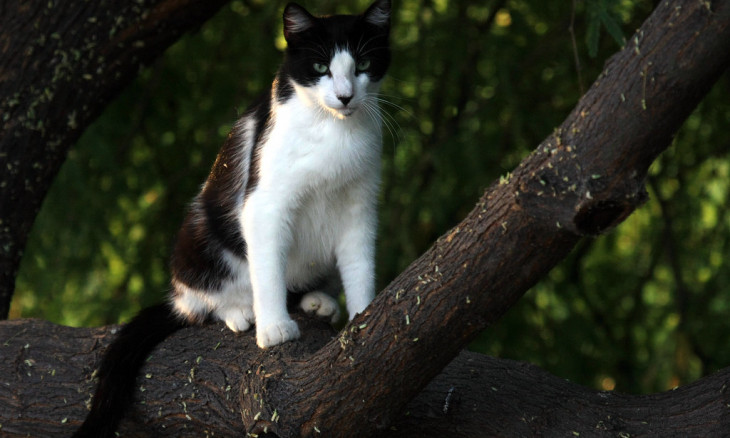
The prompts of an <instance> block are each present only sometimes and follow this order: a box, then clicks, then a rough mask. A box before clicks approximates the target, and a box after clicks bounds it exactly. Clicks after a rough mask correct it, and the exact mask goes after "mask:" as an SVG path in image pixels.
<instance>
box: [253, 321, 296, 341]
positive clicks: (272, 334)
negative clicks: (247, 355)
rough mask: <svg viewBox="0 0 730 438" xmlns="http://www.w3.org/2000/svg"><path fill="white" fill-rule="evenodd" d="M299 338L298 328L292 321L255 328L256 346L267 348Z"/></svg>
mask: <svg viewBox="0 0 730 438" xmlns="http://www.w3.org/2000/svg"><path fill="white" fill-rule="evenodd" d="M298 338H299V326H297V323H296V322H294V321H293V320H291V319H290V320H288V321H280V322H276V323H274V324H269V325H267V326H266V327H256V344H257V345H258V346H259V347H260V348H269V347H273V346H274V345H279V344H281V343H284V342H286V341H291V340H293V339H298Z"/></svg>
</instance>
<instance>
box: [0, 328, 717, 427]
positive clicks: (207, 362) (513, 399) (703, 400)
mask: <svg viewBox="0 0 730 438" xmlns="http://www.w3.org/2000/svg"><path fill="white" fill-rule="evenodd" d="M298 322H299V324H300V326H301V327H302V329H303V334H304V336H303V341H302V342H296V343H287V344H285V345H284V346H282V348H280V349H275V350H272V351H261V350H260V349H258V348H257V347H256V343H255V339H254V336H253V333H250V332H249V333H244V334H239V335H236V334H234V333H232V332H231V331H230V330H228V329H227V328H226V327H225V326H224V325H223V324H212V325H209V326H206V327H196V328H190V329H185V330H183V331H181V332H178V333H176V334H175V335H173V336H172V337H171V338H170V339H169V340H168V341H166V342H165V344H163V346H162V348H160V349H159V350H158V351H156V352H155V353H154V355H153V356H152V358H151V359H150V361H149V362H148V364H147V365H146V366H145V368H144V369H143V370H142V372H141V374H140V376H139V378H138V380H137V386H138V387H139V388H140V392H139V393H138V395H139V400H138V403H137V404H136V407H135V410H134V412H132V413H131V414H130V416H129V418H128V420H126V421H124V422H123V423H122V426H121V429H120V433H121V434H122V436H125V437H130V438H134V437H149V436H219V437H234V436H235V437H240V436H242V429H243V425H242V423H241V415H240V404H239V399H240V397H241V395H242V394H240V393H239V387H240V381H241V377H242V376H244V375H246V374H247V373H248V372H249V371H250V372H252V373H257V372H258V373H261V372H262V371H261V370H260V368H259V363H260V362H261V360H262V358H264V357H269V358H274V359H276V360H279V361H281V362H282V363H291V362H295V361H297V360H301V359H302V358H306V357H307V356H309V355H311V354H314V353H315V352H316V350H317V349H318V348H320V347H321V346H322V345H323V344H325V343H326V342H327V341H328V340H329V339H330V338H331V337H332V336H333V335H335V333H334V332H333V331H332V329H331V328H329V326H327V325H326V324H322V323H318V322H316V321H312V320H311V319H308V318H306V317H302V318H299V319H298ZM113 329H114V328H113V327H104V328H94V329H88V328H76V329H74V328H69V327H61V326H56V325H53V324H51V323H49V322H45V321H40V320H22V321H6V322H2V323H0V375H2V376H3V377H2V378H0V434H2V436H4V437H8V438H12V437H25V436H27V435H28V434H29V433H30V434H31V435H32V436H70V435H71V433H73V431H74V430H75V429H76V428H77V427H78V426H79V425H80V423H81V420H82V419H83V418H84V416H85V415H86V412H87V410H86V407H85V406H86V403H88V402H89V399H90V397H91V394H92V391H93V388H94V384H95V381H94V379H92V380H86V379H87V377H88V376H89V375H90V374H91V372H92V369H91V367H90V366H89V364H93V363H98V360H99V359H100V358H101V355H102V354H103V352H104V349H105V348H106V345H107V344H108V342H109V341H110V340H111V339H112V332H113ZM315 377H316V376H315ZM728 387H730V368H727V369H725V370H722V371H720V372H718V373H716V374H714V375H712V376H710V377H707V378H704V379H702V380H699V381H697V382H695V383H693V384H691V385H687V386H685V387H682V388H678V389H677V390H674V391H669V392H666V393H661V394H655V395H650V396H629V395H623V394H617V393H613V392H601V391H595V390H591V389H587V388H583V387H580V386H578V385H575V384H572V383H570V382H567V381H565V380H564V379H561V378H558V377H555V376H552V375H550V374H548V373H546V372H545V371H543V370H541V369H540V368H538V367H536V366H534V365H530V364H527V363H522V362H515V361H510V360H505V359H495V358H490V357H487V356H483V355H479V354H475V353H466V352H462V353H461V354H460V355H459V356H457V357H456V358H455V359H454V360H453V361H452V362H451V363H450V364H449V365H447V366H446V368H445V369H444V370H443V371H442V373H441V374H439V375H438V376H437V377H436V378H435V379H433V380H432V381H431V382H430V383H429V384H428V385H427V386H426V387H425V388H424V389H423V390H422V391H421V392H420V393H419V394H418V395H417V396H416V397H415V398H414V399H413V400H412V401H411V402H410V403H408V405H407V406H406V407H405V408H404V409H402V410H400V411H395V412H393V414H392V419H393V421H392V423H391V424H390V426H389V427H388V428H387V429H386V430H384V431H382V432H381V433H379V434H377V436H379V437H383V438H385V437H393V438H395V437H398V438H410V437H413V438H416V437H418V438H422V437H441V436H450V437H464V438H467V437H468V438H472V437H475V436H520V437H525V436H599V437H600V436H605V437H609V436H610V437H615V436H619V434H623V436H662V437H688V436H697V437H700V436H702V437H705V436H721V435H723V434H724V433H725V432H726V431H727V430H729V428H730V415H728V413H730V389H728ZM277 414H278V415H283V413H279V412H277ZM268 419H270V417H269V418H268ZM274 423H275V422H274ZM349 424H353V425H355V426H356V427H357V426H360V425H361V424H362V419H361V422H356V423H349ZM576 434H578V435H576ZM322 435H323V436H326V435H325V434H324V433H323V434H322Z"/></svg>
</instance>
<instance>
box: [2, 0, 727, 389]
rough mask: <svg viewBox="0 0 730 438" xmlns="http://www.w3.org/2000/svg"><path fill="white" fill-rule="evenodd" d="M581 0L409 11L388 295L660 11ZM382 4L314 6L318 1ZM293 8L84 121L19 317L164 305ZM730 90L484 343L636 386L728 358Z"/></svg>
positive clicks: (391, 84)
mask: <svg viewBox="0 0 730 438" xmlns="http://www.w3.org/2000/svg"><path fill="white" fill-rule="evenodd" d="M574 3H575V5H573V3H571V2H569V1H564V2H545V1H543V0H511V1H505V0H498V1H491V2H489V1H487V2H483V3H482V2H475V1H465V0H460V1H456V0H395V1H394V14H395V15H394V30H393V35H392V45H393V51H394V58H393V65H392V68H391V71H390V75H389V77H388V79H387V80H386V81H385V83H384V85H383V88H382V93H383V95H384V98H386V99H387V100H388V101H389V102H390V103H391V105H385V106H384V109H385V111H386V112H387V114H388V118H387V125H388V129H387V130H386V133H385V148H384V156H383V163H384V171H383V182H384V185H383V191H382V195H381V215H380V231H379V250H378V278H379V282H380V285H381V286H385V285H386V284H387V283H388V282H389V281H390V280H392V279H393V278H394V277H395V276H396V275H397V274H398V273H399V272H400V271H401V270H402V269H403V268H404V267H405V266H406V265H407V264H408V263H409V262H411V261H412V260H413V259H415V258H416V257H417V256H418V255H419V254H421V253H422V252H423V251H424V250H425V249H426V248H428V247H429V246H430V244H431V243H432V242H433V241H434V240H435V239H436V238H437V237H438V236H439V235H440V234H442V233H443V232H444V231H446V230H447V229H449V228H450V227H452V226H454V225H455V224H456V223H457V222H458V221H459V220H461V218H462V217H463V216H464V215H465V214H466V213H467V212H468V211H469V210H470V209H471V208H472V206H473V205H474V203H475V202H476V201H477V199H478V197H479V195H480V194H481V193H482V192H483V190H484V189H485V188H486V187H487V186H488V185H489V184H490V183H491V182H492V181H493V180H495V179H497V178H499V176H500V175H503V174H506V172H508V171H510V170H512V169H513V168H514V167H515V166H516V165H517V163H519V161H520V160H521V159H522V158H523V157H524V156H526V155H527V154H528V153H529V152H530V151H531V149H532V148H534V147H536V146H537V145H538V143H539V142H540V141H541V140H543V139H544V138H545V137H546V136H547V135H548V134H550V133H551V132H552V130H553V128H554V127H556V126H558V125H559V124H560V123H561V122H562V120H563V119H564V118H565V117H566V116H567V114H568V112H569V111H570V110H571V109H572V108H573V106H574V105H575V104H576V102H577V100H578V98H579V97H580V95H581V90H582V89H585V88H587V87H588V86H589V85H590V83H591V82H592V81H593V79H594V78H595V77H596V76H597V75H598V73H599V72H600V70H601V68H602V66H603V64H604V62H605V60H606V59H607V57H608V56H610V54H612V53H613V52H615V51H617V50H619V49H620V47H621V45H622V44H623V38H629V37H630V36H631V34H632V33H633V32H634V30H635V29H637V28H638V27H639V25H640V24H641V23H642V22H643V20H644V19H645V18H646V17H647V16H648V14H649V13H650V11H651V10H652V9H653V7H654V4H653V2H651V1H617V0H589V1H575V2H574ZM367 4H368V2H367V1H354V0H351V1H341V0H338V1H334V0H321V1H316V2H315V1H314V0H311V1H308V2H306V6H308V7H309V8H310V10H312V11H313V12H320V13H324V12H328V13H329V12H333V11H337V12H342V13H346V12H353V11H358V12H359V11H361V10H363V9H364V8H365V7H366V6H367ZM283 6H284V2H270V1H264V0H249V1H232V2H231V3H229V4H228V5H227V6H225V7H224V8H223V9H222V10H221V12H220V13H219V14H218V15H217V16H215V17H214V18H213V19H212V20H211V21H209V22H208V23H207V24H206V25H205V26H203V27H202V28H201V29H200V31H199V32H197V33H196V34H194V35H188V36H186V37H184V38H183V39H181V40H180V41H179V42H178V43H177V44H175V45H174V46H173V47H171V48H170V49H169V50H168V51H167V52H166V54H165V55H164V57H163V58H162V59H160V60H159V61H158V62H156V63H155V64H154V65H152V66H150V67H149V68H147V69H145V70H143V71H142V72H141V73H140V75H139V78H138V79H137V80H136V81H135V82H134V83H133V84H132V85H131V86H130V87H128V89H127V90H126V91H125V92H124V93H123V94H122V95H121V96H120V97H119V98H118V99H117V100H116V101H114V102H113V103H112V104H111V105H110V106H109V107H108V109H107V110H106V111H105V113H104V114H103V115H102V116H101V117H100V118H99V119H98V121H97V122H96V123H95V124H94V125H93V126H92V127H90V128H89V129H88V130H87V131H86V133H85V134H84V136H83V138H82V139H81V141H80V142H79V144H78V145H77V146H76V147H74V148H73V149H72V150H71V152H70V154H69V156H68V160H67V161H66V163H65V165H64V167H63V169H62V171H61V173H60V175H59V176H58V178H57V180H56V181H55V183H54V185H53V187H52V189H51V192H50V194H49V195H48V198H47V199H46V201H45V203H44V205H43V210H42V211H41V213H40V215H39V217H38V219H37V222H36V224H35V228H34V230H33V233H32V235H31V238H30V242H29V244H28V247H27V251H26V254H25V257H24V259H23V264H22V268H21V272H20V275H19V278H18V281H17V291H16V294H15V300H14V302H13V306H12V311H11V317H14V318H18V317H40V318H45V319H48V320H51V321H54V322H57V323H60V324H67V325H73V326H81V325H101V324H109V323H116V322H121V321H125V320H128V319H129V318H130V317H131V316H132V315H134V314H135V313H136V312H137V311H138V310H139V309H140V308H142V307H144V306H147V305H150V304H152V303H155V302H158V301H159V300H161V299H162V297H163V296H164V294H165V293H166V291H167V289H168V284H167V281H168V272H167V258H168V254H169V251H170V249H171V245H172V243H173V240H174V237H175V234H176V232H177V228H178V226H179V225H180V222H181V220H182V216H183V214H184V211H185V208H186V205H187V203H188V201H189V200H190V199H191V197H192V196H194V195H195V193H196V192H197V190H198V189H199V187H200V184H201V183H202V182H203V180H204V179H205V177H206V175H207V172H208V170H209V168H210V166H211V164H212V163H213V160H214V158H215V155H216V152H217V150H218V148H219V147H220V145H221V144H222V142H223V139H224V137H225V136H226V134H227V133H228V131H229V129H230V127H231V125H232V123H233V122H234V121H235V119H236V117H237V115H238V114H240V113H241V112H242V111H243V110H244V109H245V107H246V105H247V104H248V103H249V102H251V101H252V100H253V98H254V97H255V96H256V95H257V94H258V93H260V92H262V91H264V90H266V89H268V87H269V86H270V83H271V80H272V78H273V75H274V73H275V71H276V69H277V66H278V64H279V62H280V61H281V50H282V49H283V47H284V45H285V42H284V40H283V37H282V34H281V25H280V14H281V11H282V8H283ZM571 23H574V27H573V28H574V32H573V33H572V34H571V32H570V31H569V29H570V28H571ZM573 35H574V37H573ZM576 58H577V59H578V61H579V63H580V67H581V68H580V70H578V69H577V68H576ZM729 92H730V76H728V75H727V74H726V75H725V76H724V77H723V78H722V80H721V81H720V82H719V83H718V84H717V85H716V86H715V87H714V89H713V91H712V92H711V94H710V95H709V96H708V97H707V98H706V99H705V101H704V102H703V103H702V104H701V105H700V107H699V108H697V110H696V111H695V112H694V113H693V114H692V116H691V117H690V118H689V120H688V121H687V123H686V124H685V126H683V127H682V129H681V131H680V132H679V134H678V135H677V137H676V140H675V142H674V145H673V146H672V147H671V148H670V149H669V150H668V151H666V152H665V153H664V154H663V155H662V156H661V157H660V159H659V160H658V161H657V162H656V163H655V164H654V166H653V167H652V169H651V176H650V179H649V181H648V190H649V193H650V197H651V198H650V201H649V202H648V203H647V204H646V205H645V206H644V207H642V208H641V209H640V210H639V211H637V212H636V213H634V214H633V215H632V216H631V217H630V218H629V219H628V220H627V221H626V222H625V223H624V224H622V225H621V226H620V227H618V228H617V229H615V230H614V231H612V232H610V233H609V234H608V235H606V236H603V237H601V238H598V239H594V240H584V241H582V242H581V243H580V244H579V245H578V247H577V248H576V249H575V250H574V251H573V253H572V254H571V255H570V256H569V257H568V258H567V259H566V260H565V261H564V262H563V263H561V264H560V265H559V266H558V267H557V268H555V269H554V270H553V271H552V272H551V273H550V275H548V276H547V278H545V279H544V281H542V282H540V283H539V284H538V285H537V286H535V287H534V288H533V289H532V290H531V291H530V292H528V293H527V295H526V296H525V297H524V298H523V299H522V300H521V301H520V302H519V304H518V305H517V306H515V307H514V308H513V309H512V310H511V311H510V312H509V313H508V315H507V316H506V317H505V318H503V319H502V320H501V321H500V322H499V323H498V324H497V325H496V326H494V327H492V328H491V329H489V330H488V331H487V332H485V333H484V334H483V335H482V336H480V338H479V339H478V340H477V341H475V342H474V343H473V346H472V347H473V349H475V350H478V351H482V352H485V353H488V354H491V355H496V356H500V357H507V358H514V359H520V360H527V361H530V362H532V363H535V364H538V365H540V366H542V367H544V368H545V369H547V370H549V371H550V372H552V373H554V374H556V375H558V376H561V377H564V378H568V379H570V380H573V381H575V382H578V383H581V384H586V385H590V386H594V387H597V388H602V389H614V388H615V389H616V390H621V391H625V392H631V393H645V392H653V391H660V390H665V389H669V388H672V387H674V386H677V385H680V384H684V383H687V382H690V381H692V380H694V379H696V378H698V377H700V376H702V375H706V374H708V373H711V372H712V371H714V370H717V369H719V368H722V367H724V366H728V365H730V348H728V339H730V322H729V320H730V318H728V317H729V316H730V260H728V258H727V257H726V256H727V255H728V254H729V253H730V217H729V216H728V214H727V208H726V206H727V205H728V197H729V196H730V192H729V189H730V188H729V185H730V178H729V176H730V160H729V158H730V157H728V155H729V153H730V152H729V151H730V134H728V126H729V125H730V99H729V98H728V96H729Z"/></svg>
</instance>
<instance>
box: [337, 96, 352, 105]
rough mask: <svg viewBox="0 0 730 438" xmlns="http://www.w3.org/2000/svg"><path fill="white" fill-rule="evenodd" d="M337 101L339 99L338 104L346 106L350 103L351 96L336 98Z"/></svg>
mask: <svg viewBox="0 0 730 438" xmlns="http://www.w3.org/2000/svg"><path fill="white" fill-rule="evenodd" d="M337 99H339V100H340V102H342V104H343V105H345V106H347V104H348V103H350V101H351V100H352V95H348V96H337Z"/></svg>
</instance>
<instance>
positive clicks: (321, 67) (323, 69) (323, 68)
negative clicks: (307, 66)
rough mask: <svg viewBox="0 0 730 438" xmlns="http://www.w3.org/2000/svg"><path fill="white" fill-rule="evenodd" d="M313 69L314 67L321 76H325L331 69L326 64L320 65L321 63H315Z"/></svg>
mask: <svg viewBox="0 0 730 438" xmlns="http://www.w3.org/2000/svg"><path fill="white" fill-rule="evenodd" d="M312 67H314V71H316V72H317V73H320V74H325V73H327V71H328V70H329V67H327V66H326V65H324V64H320V63H319V62H315V63H314V64H313V65H312Z"/></svg>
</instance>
